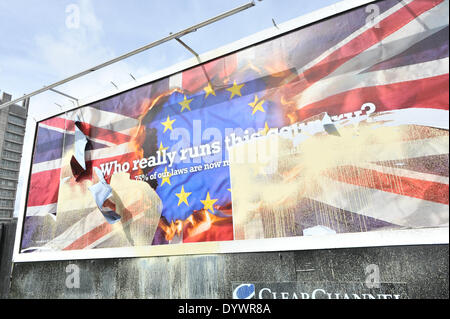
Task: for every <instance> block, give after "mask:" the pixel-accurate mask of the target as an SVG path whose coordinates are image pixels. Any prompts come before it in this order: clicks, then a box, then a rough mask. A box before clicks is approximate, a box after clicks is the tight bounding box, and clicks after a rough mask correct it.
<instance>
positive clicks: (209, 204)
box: [200, 192, 217, 213]
mask: <svg viewBox="0 0 450 319" xmlns="http://www.w3.org/2000/svg"><path fill="white" fill-rule="evenodd" d="M200 201H201V202H202V204H203V209H204V210H211V213H214V207H213V205H214V203H215V202H217V199H211V197H209V192H208V194H207V195H206V199H205V200H200Z"/></svg>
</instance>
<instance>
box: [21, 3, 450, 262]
mask: <svg viewBox="0 0 450 319" xmlns="http://www.w3.org/2000/svg"><path fill="white" fill-rule="evenodd" d="M378 1H380V0H353V1H348V0H344V1H341V2H338V3H336V4H333V5H330V6H328V7H325V8H323V9H320V10H317V11H314V12H312V13H309V14H307V15H303V16H300V17H298V18H295V19H292V20H290V21H287V22H284V23H282V24H277V25H276V26H274V27H272V28H270V29H266V30H263V31H260V32H258V33H256V34H253V35H250V36H248V37H245V38H243V39H240V40H238V41H235V42H233V43H230V44H227V45H224V46H222V47H219V48H217V49H214V50H212V51H209V52H206V53H203V54H200V55H198V56H196V57H193V58H191V59H188V60H185V61H183V62H180V63H177V64H175V65H173V66H171V67H168V68H166V69H163V70H160V71H157V72H154V73H152V74H150V75H148V76H145V77H142V78H140V79H137V80H136V81H135V82H132V83H129V84H126V85H123V86H120V87H119V89H115V90H113V89H111V90H108V91H105V92H102V93H101V94H98V95H95V96H92V97H88V98H85V99H82V100H79V101H78V103H77V104H78V105H77V106H71V107H68V108H67V109H66V110H65V111H63V112H55V113H52V114H51V115H46V116H43V117H42V118H38V119H34V118H31V117H28V119H27V124H28V125H29V126H30V127H31V129H30V130H28V131H27V132H26V135H25V137H27V135H29V134H32V135H31V138H32V139H33V148H32V149H33V150H34V147H35V142H36V135H37V128H38V124H39V123H40V122H41V121H44V120H47V119H49V118H51V117H54V116H58V115H62V114H65V113H67V112H70V111H73V110H76V109H79V108H82V107H85V106H88V105H90V104H92V103H95V102H99V101H101V100H103V99H106V98H111V97H113V96H116V95H118V94H121V93H124V92H126V91H129V90H132V89H135V88H137V87H140V86H143V85H147V84H150V83H152V82H155V81H158V80H160V79H162V78H166V77H170V76H172V75H175V74H177V73H180V72H182V71H185V70H187V69H191V68H193V67H196V66H199V65H202V64H204V63H207V62H209V61H211V60H214V59H217V58H220V57H223V56H226V55H229V54H232V53H234V52H236V51H239V50H243V49H245V48H248V47H251V46H253V45H257V44H259V43H262V42H265V41H269V40H270V39H272V38H275V37H279V36H282V35H284V34H287V33H289V32H291V31H295V30H297V29H300V28H303V27H306V26H308V25H310V24H313V23H317V22H319V21H321V20H324V19H327V18H332V17H333V16H335V15H338V14H342V13H344V12H346V11H349V10H352V9H356V8H358V7H361V6H364V5H368V4H370V3H375V2H378ZM32 158H33V152H31V153H30V156H27V157H23V158H22V160H24V161H25V165H24V167H25V168H26V169H25V171H21V172H20V176H19V179H20V177H25V178H24V180H25V182H24V184H23V186H22V190H25V192H24V191H22V193H21V197H20V199H18V200H20V209H19V216H18V222H17V230H16V238H15V244H14V250H13V262H15V263H19V262H38V261H55V260H81V259H104V258H131V257H153V256H176V255H198V254H202V255H210V254H223V253H250V252H273V251H292V250H313V249H337V248H356V247H380V246H405V245H435V244H448V243H449V228H448V227H433V228H421V229H396V230H388V231H386V230H384V231H373V232H358V233H341V234H333V235H323V236H296V237H283V238H266V239H252V240H248V239H247V240H231V241H214V242H199V243H180V244H171V245H158V246H138V247H117V248H98V249H86V250H68V251H51V252H45V251H44V252H38V253H20V247H21V242H22V235H23V234H22V232H23V225H24V221H25V214H26V203H27V201H28V188H29V182H30V178H31V168H32Z"/></svg>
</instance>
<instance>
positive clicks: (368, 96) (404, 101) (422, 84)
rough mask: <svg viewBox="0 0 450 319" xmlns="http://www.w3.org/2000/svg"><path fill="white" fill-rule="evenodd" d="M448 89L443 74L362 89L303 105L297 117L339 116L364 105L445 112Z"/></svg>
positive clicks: (382, 108) (446, 80) (385, 108)
mask: <svg viewBox="0 0 450 319" xmlns="http://www.w3.org/2000/svg"><path fill="white" fill-rule="evenodd" d="M448 85H449V75H448V74H444V75H440V76H435V77H431V78H425V79H420V80H414V81H406V82H399V83H393V84H387V85H379V86H371V87H363V88H358V89H354V90H350V91H346V92H343V93H339V94H336V95H333V96H330V97H328V98H325V99H323V100H321V101H319V102H316V103H312V104H309V105H306V106H304V107H302V108H301V109H299V110H298V111H297V115H298V116H299V118H300V119H305V118H308V117H311V116H313V115H316V114H319V113H321V112H327V113H328V114H329V115H338V114H343V113H347V112H353V111H357V110H359V108H360V107H361V105H362V104H364V103H367V102H371V103H374V104H375V105H376V107H377V109H376V112H382V111H390V110H394V109H403V108H410V107H416V108H433V109H442V110H448V109H449V107H448V106H449V103H448V99H449V94H448Z"/></svg>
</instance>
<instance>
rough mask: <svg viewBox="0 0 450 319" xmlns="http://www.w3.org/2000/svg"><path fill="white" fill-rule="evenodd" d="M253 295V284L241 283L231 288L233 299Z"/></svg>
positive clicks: (250, 297) (247, 297)
mask: <svg viewBox="0 0 450 319" xmlns="http://www.w3.org/2000/svg"><path fill="white" fill-rule="evenodd" d="M254 296H255V285H254V284H242V285H239V286H237V287H236V288H235V289H234V290H233V299H252V298H253V297H254Z"/></svg>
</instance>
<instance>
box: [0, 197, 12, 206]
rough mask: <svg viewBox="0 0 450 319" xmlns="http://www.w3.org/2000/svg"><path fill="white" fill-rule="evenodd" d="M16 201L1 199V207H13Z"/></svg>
mask: <svg viewBox="0 0 450 319" xmlns="http://www.w3.org/2000/svg"><path fill="white" fill-rule="evenodd" d="M13 205H14V203H13V201H12V200H8V199H0V207H11V208H12V207H13Z"/></svg>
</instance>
